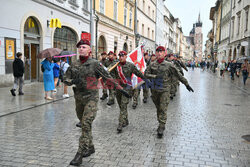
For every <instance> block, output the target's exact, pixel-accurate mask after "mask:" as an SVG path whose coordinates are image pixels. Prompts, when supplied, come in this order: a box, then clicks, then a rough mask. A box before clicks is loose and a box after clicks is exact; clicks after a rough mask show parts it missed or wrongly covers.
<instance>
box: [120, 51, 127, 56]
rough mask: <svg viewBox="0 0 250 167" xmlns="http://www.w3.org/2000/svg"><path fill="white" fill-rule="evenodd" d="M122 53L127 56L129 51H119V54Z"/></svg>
mask: <svg viewBox="0 0 250 167" xmlns="http://www.w3.org/2000/svg"><path fill="white" fill-rule="evenodd" d="M120 55H125V56H127V52H125V51H120V52H119V56H120Z"/></svg>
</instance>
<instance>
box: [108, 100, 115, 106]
mask: <svg viewBox="0 0 250 167" xmlns="http://www.w3.org/2000/svg"><path fill="white" fill-rule="evenodd" d="M113 104H115V101H114V100H109V101H108V103H107V105H109V106H111V105H113Z"/></svg>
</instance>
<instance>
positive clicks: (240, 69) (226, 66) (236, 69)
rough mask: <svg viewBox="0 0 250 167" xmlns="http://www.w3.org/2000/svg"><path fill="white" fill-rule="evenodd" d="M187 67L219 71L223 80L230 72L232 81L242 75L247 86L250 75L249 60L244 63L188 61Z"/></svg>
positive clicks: (234, 61) (233, 61)
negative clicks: (225, 74)
mask: <svg viewBox="0 0 250 167" xmlns="http://www.w3.org/2000/svg"><path fill="white" fill-rule="evenodd" d="M186 65H187V66H188V67H191V68H192V69H193V70H194V68H195V67H199V68H201V69H202V70H203V71H204V70H205V69H207V70H211V71H212V72H214V73H215V72H216V71H217V70H219V72H220V76H221V77H222V78H223V77H224V73H225V72H226V71H228V72H229V73H230V77H231V80H234V79H235V75H236V76H237V77H240V74H242V77H243V84H244V85H245V84H246V81H247V78H248V77H249V74H250V64H249V63H248V60H247V59H245V60H243V61H238V62H237V61H236V60H232V61H229V62H226V61H225V60H222V61H221V62H218V61H215V62H213V61H211V62H210V61H201V62H197V61H187V62H186Z"/></svg>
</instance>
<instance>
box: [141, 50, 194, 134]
mask: <svg viewBox="0 0 250 167" xmlns="http://www.w3.org/2000/svg"><path fill="white" fill-rule="evenodd" d="M156 56H157V61H155V62H153V63H152V64H150V65H149V66H148V68H147V69H146V71H145V76H146V77H147V78H151V79H153V80H154V83H159V84H157V85H159V86H154V87H152V88H151V92H152V96H151V97H152V100H153V102H154V104H155V106H156V109H157V119H158V122H159V126H158V129H157V134H158V137H159V138H161V137H162V136H163V132H164V130H165V124H166V120H167V113H166V112H167V108H168V104H169V101H170V89H171V77H172V76H176V77H177V78H178V80H179V81H181V82H182V83H183V84H184V85H185V86H186V88H187V90H188V91H192V92H193V89H192V87H191V86H190V85H189V84H188V81H187V80H186V79H185V78H184V77H183V76H182V75H181V74H180V72H179V71H178V69H177V68H176V67H174V65H173V64H172V63H170V62H167V61H164V60H165V48H164V47H163V46H159V47H157V49H156Z"/></svg>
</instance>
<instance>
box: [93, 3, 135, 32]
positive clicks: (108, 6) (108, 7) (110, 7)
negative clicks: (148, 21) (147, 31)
mask: <svg viewBox="0 0 250 167" xmlns="http://www.w3.org/2000/svg"><path fill="white" fill-rule="evenodd" d="M130 6H131V5H130V4H129V3H127V24H126V26H127V27H129V12H130ZM95 8H96V11H98V12H100V0H96V1H95ZM134 11H135V10H134V6H133V7H132V26H131V29H134ZM104 14H105V16H107V17H109V18H110V19H112V20H114V0H105V13H104ZM117 21H118V22H119V23H120V24H122V25H124V0H118V17H117Z"/></svg>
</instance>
